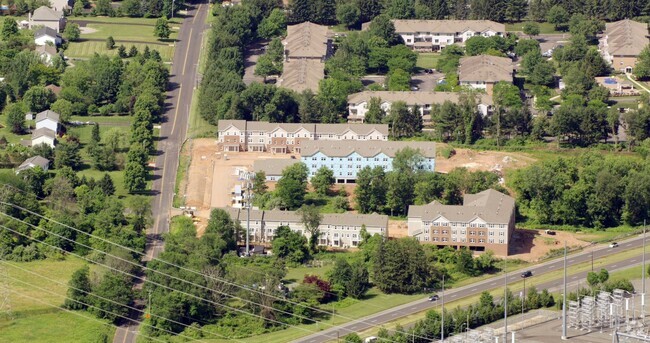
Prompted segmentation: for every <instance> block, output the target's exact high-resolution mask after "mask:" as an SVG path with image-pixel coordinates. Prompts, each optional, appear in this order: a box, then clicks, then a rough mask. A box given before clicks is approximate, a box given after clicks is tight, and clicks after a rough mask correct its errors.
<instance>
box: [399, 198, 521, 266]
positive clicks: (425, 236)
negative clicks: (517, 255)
mask: <svg viewBox="0 0 650 343" xmlns="http://www.w3.org/2000/svg"><path fill="white" fill-rule="evenodd" d="M514 231H515V199H514V198H512V197H510V196H508V195H505V194H503V193H501V192H498V191H496V190H494V189H488V190H485V191H483V192H480V193H477V194H465V196H464V197H463V205H443V204H441V203H439V202H437V201H433V202H432V203H430V204H428V205H420V206H418V205H411V206H409V210H408V235H409V236H410V237H415V239H417V240H418V241H420V242H422V243H429V244H435V245H438V246H439V247H445V246H451V247H454V248H456V249H458V248H460V247H467V248H469V249H470V250H474V251H486V250H492V251H493V252H494V253H495V254H497V255H500V256H507V255H508V247H509V244H510V240H511V239H512V234H513V232H514Z"/></svg>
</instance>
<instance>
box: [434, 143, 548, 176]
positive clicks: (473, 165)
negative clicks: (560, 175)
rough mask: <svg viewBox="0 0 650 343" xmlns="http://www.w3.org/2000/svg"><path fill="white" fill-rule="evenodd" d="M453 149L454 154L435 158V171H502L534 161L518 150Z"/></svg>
mask: <svg viewBox="0 0 650 343" xmlns="http://www.w3.org/2000/svg"><path fill="white" fill-rule="evenodd" d="M440 146H442V145H440ZM438 149H440V148H438ZM454 150H455V151H456V154H454V155H453V156H451V157H450V158H449V159H446V158H444V157H438V158H437V159H436V171H437V172H441V173H448V172H450V171H451V170H452V169H454V168H457V167H463V168H467V169H469V170H472V171H473V170H487V171H503V170H506V169H518V168H522V167H525V166H527V165H529V164H531V163H533V162H535V161H536V159H534V158H532V157H530V156H528V155H527V154H524V153H518V152H503V151H475V150H470V149H462V148H455V149H454Z"/></svg>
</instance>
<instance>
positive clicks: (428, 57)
mask: <svg viewBox="0 0 650 343" xmlns="http://www.w3.org/2000/svg"><path fill="white" fill-rule="evenodd" d="M439 59H440V54H439V53H435V52H421V53H419V54H418V61H417V62H416V64H415V65H416V66H417V67H419V68H424V69H435V68H436V65H437V64H438V60H439Z"/></svg>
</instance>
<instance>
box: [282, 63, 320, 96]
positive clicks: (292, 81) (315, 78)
mask: <svg viewBox="0 0 650 343" xmlns="http://www.w3.org/2000/svg"><path fill="white" fill-rule="evenodd" d="M324 78H325V63H323V62H321V61H320V60H315V59H308V58H295V57H290V58H289V59H288V60H287V61H285V62H284V64H283V67H282V75H281V76H280V79H279V80H278V86H280V87H284V88H289V89H291V90H293V91H296V92H298V93H300V92H302V91H304V90H307V89H309V90H311V91H313V92H318V86H319V84H320V80H322V79H324Z"/></svg>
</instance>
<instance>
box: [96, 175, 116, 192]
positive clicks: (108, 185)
mask: <svg viewBox="0 0 650 343" xmlns="http://www.w3.org/2000/svg"><path fill="white" fill-rule="evenodd" d="M97 186H99V188H100V189H101V190H102V193H104V195H106V196H111V195H113V194H115V185H114V184H113V178H111V176H110V175H108V173H104V176H103V177H102V178H101V179H100V180H99V182H98V184H97Z"/></svg>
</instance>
